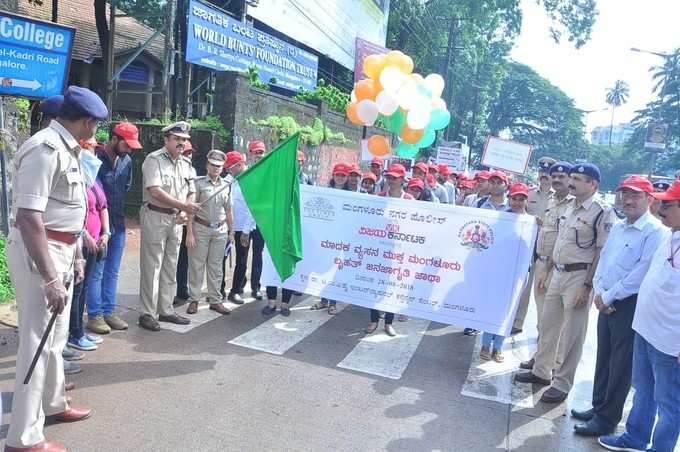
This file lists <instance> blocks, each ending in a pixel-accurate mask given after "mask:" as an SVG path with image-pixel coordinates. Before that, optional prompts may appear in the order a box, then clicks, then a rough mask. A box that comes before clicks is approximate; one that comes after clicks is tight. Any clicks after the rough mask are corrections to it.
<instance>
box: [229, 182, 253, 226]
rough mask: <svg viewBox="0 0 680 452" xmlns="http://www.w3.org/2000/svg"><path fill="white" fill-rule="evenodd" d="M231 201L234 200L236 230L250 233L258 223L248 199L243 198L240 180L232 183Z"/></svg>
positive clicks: (233, 212) (233, 213)
mask: <svg viewBox="0 0 680 452" xmlns="http://www.w3.org/2000/svg"><path fill="white" fill-rule="evenodd" d="M231 202H232V215H233V216H234V230H235V231H240V232H243V233H244V234H250V232H251V231H253V230H254V229H255V228H256V227H257V225H256V224H255V219H254V218H253V215H252V214H251V213H250V209H248V205H247V204H246V200H245V199H243V193H241V187H240V186H239V184H238V181H233V182H232V183H231Z"/></svg>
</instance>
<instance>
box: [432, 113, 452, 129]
mask: <svg viewBox="0 0 680 452" xmlns="http://www.w3.org/2000/svg"><path fill="white" fill-rule="evenodd" d="M449 122H451V113H449V112H448V111H447V110H444V109H443V108H435V109H434V110H432V113H431V114H430V123H429V124H428V125H427V127H429V128H431V129H434V130H441V129H443V128H445V127H446V126H448V125H449Z"/></svg>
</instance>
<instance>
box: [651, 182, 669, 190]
mask: <svg viewBox="0 0 680 452" xmlns="http://www.w3.org/2000/svg"><path fill="white" fill-rule="evenodd" d="M654 188H656V189H657V190H662V191H666V190H668V189H669V188H671V184H669V183H668V182H654Z"/></svg>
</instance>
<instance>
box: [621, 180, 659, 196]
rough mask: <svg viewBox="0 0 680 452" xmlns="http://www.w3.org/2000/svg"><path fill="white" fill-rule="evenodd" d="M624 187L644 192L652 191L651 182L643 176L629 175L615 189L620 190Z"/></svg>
mask: <svg viewBox="0 0 680 452" xmlns="http://www.w3.org/2000/svg"><path fill="white" fill-rule="evenodd" d="M624 188H629V189H631V190H633V191H639V192H644V193H652V192H653V191H654V186H653V185H652V183H651V182H650V181H649V179H647V178H646V177H643V176H630V177H627V178H626V179H625V180H624V181H623V182H622V183H621V185H620V186H619V187H618V188H617V189H616V191H621V190H623V189H624Z"/></svg>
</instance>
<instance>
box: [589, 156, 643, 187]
mask: <svg viewBox="0 0 680 452" xmlns="http://www.w3.org/2000/svg"><path fill="white" fill-rule="evenodd" d="M587 150H588V152H587V154H586V155H585V156H584V157H585V158H586V159H587V160H589V161H591V162H593V163H595V164H596V165H597V166H598V167H599V168H600V171H601V172H602V182H601V183H600V189H601V190H603V191H613V190H615V189H616V187H617V186H618V185H619V183H621V181H622V180H623V178H624V176H625V175H627V174H647V167H648V159H649V155H647V154H645V153H643V152H639V151H638V152H630V151H628V150H627V149H626V147H625V146H622V145H614V146H595V145H592V144H591V145H588V148H587Z"/></svg>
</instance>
